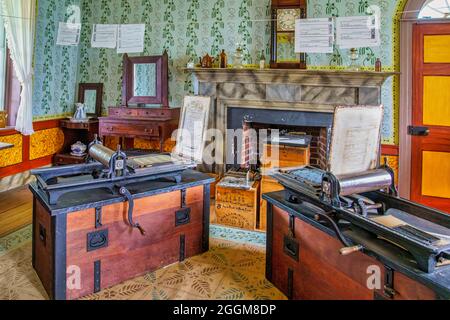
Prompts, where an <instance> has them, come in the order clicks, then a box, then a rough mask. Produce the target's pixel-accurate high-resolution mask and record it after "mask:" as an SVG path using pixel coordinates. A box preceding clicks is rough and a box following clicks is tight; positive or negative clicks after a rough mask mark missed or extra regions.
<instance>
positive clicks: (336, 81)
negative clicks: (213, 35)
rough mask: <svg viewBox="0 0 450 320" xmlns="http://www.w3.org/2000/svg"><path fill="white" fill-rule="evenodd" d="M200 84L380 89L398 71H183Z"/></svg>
mask: <svg viewBox="0 0 450 320" xmlns="http://www.w3.org/2000/svg"><path fill="white" fill-rule="evenodd" d="M183 70H184V71H186V72H189V73H192V74H194V75H195V77H196V78H197V80H198V81H199V82H209V83H224V82H231V83H236V82H237V83H260V84H273V83H278V84H280V83H282V84H302V85H310V86H337V87H341V86H352V87H380V86H382V85H383V83H384V82H385V81H386V79H387V78H389V77H391V76H394V75H397V74H398V73H396V72H375V71H346V70H300V69H287V70H286V69H264V70H260V69H215V68H212V69H202V68H194V69H183Z"/></svg>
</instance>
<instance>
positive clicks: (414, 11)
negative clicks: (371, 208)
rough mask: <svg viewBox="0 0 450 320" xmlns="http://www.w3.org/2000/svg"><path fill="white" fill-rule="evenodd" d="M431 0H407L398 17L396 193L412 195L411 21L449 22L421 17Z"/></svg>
mask: <svg viewBox="0 0 450 320" xmlns="http://www.w3.org/2000/svg"><path fill="white" fill-rule="evenodd" d="M429 1H430V0H409V1H408V2H407V3H406V5H405V8H404V9H403V14H402V20H401V21H400V107H399V170H398V171H399V172H398V176H399V178H398V180H399V181H398V184H399V193H400V196H401V197H402V198H405V199H410V198H411V169H412V167H411V164H412V163H411V154H412V139H411V136H410V135H409V134H408V126H410V125H412V119H413V77H414V72H413V26H414V24H437V23H450V19H430V20H420V19H419V14H420V11H421V9H422V8H423V7H424V6H425V5H426V4H427V3H428V2H429Z"/></svg>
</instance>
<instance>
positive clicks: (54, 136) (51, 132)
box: [30, 128, 64, 160]
mask: <svg viewBox="0 0 450 320" xmlns="http://www.w3.org/2000/svg"><path fill="white" fill-rule="evenodd" d="M63 145H64V133H63V132H62V130H61V129H60V128H53V129H46V130H41V131H37V132H35V133H34V134H33V135H32V136H31V137H30V160H36V159H40V158H44V157H48V156H51V155H54V154H56V153H58V152H59V151H60V150H61V149H62V147H63Z"/></svg>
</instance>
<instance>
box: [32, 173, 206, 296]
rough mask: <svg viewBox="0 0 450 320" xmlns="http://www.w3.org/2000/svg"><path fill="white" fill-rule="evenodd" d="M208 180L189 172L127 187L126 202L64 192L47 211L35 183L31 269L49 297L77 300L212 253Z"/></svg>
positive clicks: (100, 195) (103, 195)
mask: <svg viewBox="0 0 450 320" xmlns="http://www.w3.org/2000/svg"><path fill="white" fill-rule="evenodd" d="M211 182H212V179H211V178H209V177H208V176H207V175H204V174H201V173H197V172H193V171H188V172H187V173H185V174H184V176H183V182H181V183H180V184H175V183H174V182H170V181H165V180H161V181H154V182H147V183H142V184H138V185H133V187H130V188H129V189H130V191H131V192H132V194H133V198H134V211H133V219H134V222H138V223H139V224H140V225H141V226H142V228H143V229H144V230H145V232H146V233H145V235H142V234H141V232H139V230H138V229H135V228H132V227H131V226H130V224H129V222H128V203H127V202H124V200H123V198H122V197H120V196H114V195H111V194H110V193H108V191H106V190H100V189H99V190H98V191H97V190H96V192H92V191H90V192H79V193H73V194H67V195H65V196H63V197H62V198H61V199H60V202H59V204H58V205H57V206H50V205H49V204H48V203H47V202H46V201H45V200H44V197H43V196H42V194H41V193H40V191H38V189H37V187H36V186H35V185H31V187H30V188H31V190H32V192H33V194H34V210H33V266H34V268H35V270H36V272H37V274H38V276H39V278H40V279H41V281H42V283H43V285H44V288H45V290H46V291H47V293H48V295H49V297H50V298H51V299H58V300H60V299H68V300H72V299H77V298H80V297H83V296H85V295H88V294H92V293H94V292H98V291H100V290H102V289H105V288H108V287H111V286H113V285H116V284H118V283H121V282H123V281H126V280H129V279H132V278H135V277H137V276H140V275H143V274H145V273H147V272H151V271H154V270H157V269H160V268H162V267H165V266H167V265H170V264H173V263H175V262H178V261H183V260H184V259H185V258H188V257H192V256H195V255H198V254H201V253H203V252H205V251H207V250H208V247H209V213H210V205H209V203H210V188H209V185H210V183H211Z"/></svg>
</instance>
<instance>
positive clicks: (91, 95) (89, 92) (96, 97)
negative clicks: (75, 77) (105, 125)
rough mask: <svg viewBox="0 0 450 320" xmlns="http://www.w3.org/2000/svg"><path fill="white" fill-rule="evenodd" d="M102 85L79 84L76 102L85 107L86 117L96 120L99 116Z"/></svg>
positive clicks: (101, 102)
mask: <svg viewBox="0 0 450 320" xmlns="http://www.w3.org/2000/svg"><path fill="white" fill-rule="evenodd" d="M102 100H103V84H102V83H80V85H79V89H78V102H80V103H83V104H84V105H85V106H86V114H87V116H88V117H91V118H97V117H100V116H101V113H102V104H103V101H102Z"/></svg>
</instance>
